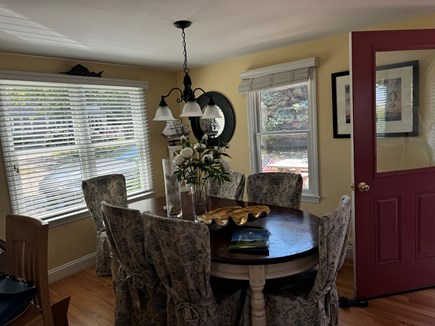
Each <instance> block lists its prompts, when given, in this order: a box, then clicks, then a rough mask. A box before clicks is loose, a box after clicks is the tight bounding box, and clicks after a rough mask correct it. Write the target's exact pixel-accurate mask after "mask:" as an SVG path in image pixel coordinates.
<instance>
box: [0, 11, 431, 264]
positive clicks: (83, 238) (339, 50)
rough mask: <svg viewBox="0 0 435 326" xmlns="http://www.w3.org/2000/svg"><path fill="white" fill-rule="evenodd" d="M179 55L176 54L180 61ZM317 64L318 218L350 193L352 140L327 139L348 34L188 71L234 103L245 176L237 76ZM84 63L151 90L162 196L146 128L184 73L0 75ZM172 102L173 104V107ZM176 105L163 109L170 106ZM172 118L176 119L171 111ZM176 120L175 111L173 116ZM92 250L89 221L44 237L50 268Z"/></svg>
mask: <svg viewBox="0 0 435 326" xmlns="http://www.w3.org/2000/svg"><path fill="white" fill-rule="evenodd" d="M390 28H396V29H403V28H435V15H430V16H426V17H419V18H416V19H411V20H406V21H402V22H399V23H397V24H394V25H390ZM180 56H181V54H180ZM307 57H318V58H320V66H319V68H318V74H317V104H318V107H317V108H318V144H319V165H320V170H319V172H320V175H319V177H320V195H321V201H320V203H319V204H307V203H303V204H302V208H303V209H305V210H308V211H310V212H313V213H315V214H318V215H321V214H324V213H326V212H328V211H329V210H331V209H333V208H335V207H336V206H337V203H338V199H339V197H340V195H341V194H344V193H347V194H350V184H351V157H350V154H351V143H350V140H349V139H334V138H333V137H332V107H331V103H332V98H331V73H334V72H338V71H344V70H348V69H349V64H348V61H349V54H348V35H347V34H343V35H338V36H333V37H328V38H324V39H320V40H315V41H310V42H305V43H301V44H297V45H292V46H287V47H282V48H278V49H275V50H271V51H265V52H261V53H257V54H254V55H249V56H244V57H240V58H235V59H231V60H227V61H224V62H220V63H216V64H213V65H210V66H207V67H203V68H198V69H192V70H191V74H190V75H191V77H192V81H193V83H194V85H193V86H194V87H202V88H203V89H205V90H207V91H217V92H220V93H223V94H224V95H225V96H226V97H227V98H228V99H229V100H230V102H231V103H232V104H233V107H234V110H235V115H236V129H235V133H234V136H233V138H232V140H231V148H230V150H229V154H230V155H231V156H232V168H233V170H237V171H242V172H244V173H246V174H249V173H250V166H249V160H248V158H249V152H248V123H247V111H246V103H245V96H244V95H239V94H238V93H237V86H238V83H239V74H240V72H243V71H246V70H249V69H254V68H259V67H263V66H268V65H274V64H279V63H283V62H288V61H293V60H298V59H303V58H307ZM77 63H81V64H83V65H85V66H87V67H88V68H89V69H90V70H91V71H101V70H103V71H104V73H103V76H104V77H107V78H121V79H133V80H146V81H148V82H149V83H150V88H149V90H148V91H147V92H146V99H147V108H148V119H149V121H150V133H151V147H152V154H153V157H152V159H153V161H152V162H153V167H154V187H155V192H156V194H157V195H162V194H163V182H162V180H161V175H162V166H161V159H162V158H164V157H167V156H168V152H167V148H166V145H167V143H166V139H165V138H164V137H163V136H161V131H162V130H163V128H164V123H163V122H151V120H152V118H153V116H154V113H155V110H156V108H157V106H158V103H159V100H160V96H161V95H162V94H166V92H167V91H168V90H169V89H170V88H171V87H174V86H176V84H177V81H178V84H179V85H180V84H181V79H182V73H181V72H180V73H179V74H178V76H177V74H176V73H173V72H167V71H156V70H151V69H147V68H142V67H131V66H120V65H110V64H101V63H94V62H83V61H73V60H63V59H53V58H39V57H30V56H21V55H8V54H0V69H2V70H20V71H30V72H44V73H58V72H62V71H68V70H69V69H70V68H71V67H73V66H74V65H75V64H77ZM171 101H172V102H171ZM174 102H175V101H174V99H169V101H168V104H169V105H170V106H172V107H174V106H175V103H174ZM174 114H177V112H174ZM178 114H179V112H178ZM7 193H8V192H7V185H6V177H5V174H4V166H3V163H2V160H1V159H0V194H1V202H0V237H4V216H5V215H6V214H7V213H9V212H10V205H9V198H8V195H7ZM94 250H95V231H94V226H93V224H92V221H91V220H90V218H85V219H81V220H78V221H75V222H72V223H68V224H64V225H60V226H56V227H52V228H51V229H50V232H49V268H50V269H52V268H55V267H57V266H60V265H63V264H66V263H67V262H69V261H71V260H74V259H78V258H80V257H82V256H84V255H87V254H89V253H92V252H93V251H94Z"/></svg>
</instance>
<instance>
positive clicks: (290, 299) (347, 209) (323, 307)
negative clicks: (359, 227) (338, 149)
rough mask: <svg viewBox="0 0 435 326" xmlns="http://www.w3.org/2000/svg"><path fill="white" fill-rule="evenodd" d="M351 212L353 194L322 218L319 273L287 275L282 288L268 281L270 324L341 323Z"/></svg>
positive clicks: (267, 307) (265, 291)
mask: <svg viewBox="0 0 435 326" xmlns="http://www.w3.org/2000/svg"><path fill="white" fill-rule="evenodd" d="M351 214H352V204H351V200H350V197H349V196H347V195H343V196H342V197H341V199H340V203H339V206H338V207H337V208H336V209H334V210H333V211H331V212H330V213H328V214H327V215H325V216H323V217H322V218H321V220H320V224H319V266H318V268H317V272H316V273H314V274H313V273H308V274H305V275H304V274H303V273H302V274H300V275H295V276H294V277H293V280H292V279H291V278H292V277H290V278H287V279H286V284H283V283H281V285H280V286H279V287H278V286H274V287H272V288H270V287H268V286H267V284H266V287H265V289H264V294H265V304H266V320H267V325H271V326H274V325H279V326H284V325H286V326H288V325H310V326H311V325H313V326H314V325H322V326H323V325H338V319H339V318H338V317H339V310H338V307H339V302H338V294H337V287H336V284H335V281H336V278H337V272H338V270H339V269H340V268H341V266H342V265H343V262H344V259H345V256H346V249H347V241H348V237H349V228H350V218H351ZM311 275H314V276H315V277H310V276H311ZM248 297H249V294H248ZM245 309H246V306H245Z"/></svg>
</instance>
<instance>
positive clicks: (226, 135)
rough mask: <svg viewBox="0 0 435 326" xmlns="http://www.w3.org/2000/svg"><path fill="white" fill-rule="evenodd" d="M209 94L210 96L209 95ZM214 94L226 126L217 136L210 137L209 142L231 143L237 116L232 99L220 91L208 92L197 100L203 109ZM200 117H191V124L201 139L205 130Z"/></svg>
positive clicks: (213, 144)
mask: <svg viewBox="0 0 435 326" xmlns="http://www.w3.org/2000/svg"><path fill="white" fill-rule="evenodd" d="M207 95H208V96H207ZM210 95H211V96H213V101H214V102H215V104H216V105H217V106H218V107H219V108H220V109H221V110H222V112H223V115H224V119H225V126H224V130H223V131H222V133H221V134H220V135H219V136H217V137H209V138H208V144H209V145H210V146H220V145H223V144H226V143H229V142H230V140H231V138H232V137H233V134H234V129H235V128H236V117H235V115H234V110H233V106H232V105H231V103H230V101H228V99H227V98H226V97H225V96H224V95H222V94H221V93H218V92H206V93H205V94H202V95H201V96H200V97H198V98H197V99H196V102H197V103H198V104H199V106H200V107H201V110H202V109H204V107H205V106H206V105H207V104H208V102H209V100H210V97H209V96H210ZM200 119H201V118H200V117H193V118H190V125H191V126H192V132H193V134H194V135H195V137H196V138H197V139H201V138H202V136H204V132H203V131H202V129H201V124H200V122H201V121H200Z"/></svg>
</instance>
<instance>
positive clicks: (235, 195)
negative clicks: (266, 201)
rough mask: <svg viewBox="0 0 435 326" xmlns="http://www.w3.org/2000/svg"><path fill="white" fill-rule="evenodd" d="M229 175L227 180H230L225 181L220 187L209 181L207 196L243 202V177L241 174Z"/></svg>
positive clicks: (233, 173)
mask: <svg viewBox="0 0 435 326" xmlns="http://www.w3.org/2000/svg"><path fill="white" fill-rule="evenodd" d="M229 174H230V175H229V178H230V179H231V181H226V182H224V183H223V184H221V185H219V184H218V183H217V182H215V181H212V180H210V181H209V183H208V195H209V196H214V197H219V198H226V199H235V200H243V194H244V193H245V175H244V174H243V173H240V172H235V171H232V172H230V173H229Z"/></svg>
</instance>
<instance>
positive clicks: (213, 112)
mask: <svg viewBox="0 0 435 326" xmlns="http://www.w3.org/2000/svg"><path fill="white" fill-rule="evenodd" d="M190 25H192V22H190V21H188V20H179V21H176V22H175V23H174V26H175V27H176V28H180V29H181V36H182V38H183V42H182V45H183V55H184V64H183V71H184V79H183V86H184V88H183V90H182V89H180V88H178V87H174V88H172V89H171V90H170V91H169V92H168V94H166V95H162V96H161V100H160V104H159V107H158V109H157V111H156V114H155V116H154V119H153V120H154V121H170V120H176V119H175V118H174V116H173V115H172V112H171V109H169V107H168V105H167V104H166V101H165V99H166V98H167V97H168V96H169V95H171V94H172V92H174V91H175V92H179V97H178V98H177V103H181V102H183V101H184V102H185V104H184V107H183V111H182V112H181V114H180V117H188V118H192V117H201V119H216V118H220V117H221V114H220V112H219V111H220V110H219V109H218V107H217V106H216V105H215V103H214V101H213V97H212V96H211V95H208V94H207V92H205V91H204V90H203V89H202V88H200V87H197V88H195V89H192V80H191V79H190V76H189V68H188V67H187V49H186V34H185V32H184V30H185V29H186V28H188V27H189V26H190ZM196 91H202V92H203V93H204V94H205V95H207V96H208V97H209V102H208V105H207V106H206V107H205V108H204V113H203V112H202V111H201V107H200V106H199V104H198V103H197V102H196V98H195V92H196Z"/></svg>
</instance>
